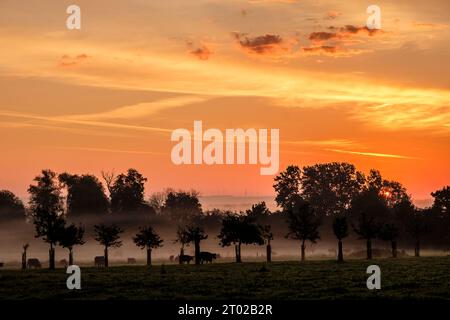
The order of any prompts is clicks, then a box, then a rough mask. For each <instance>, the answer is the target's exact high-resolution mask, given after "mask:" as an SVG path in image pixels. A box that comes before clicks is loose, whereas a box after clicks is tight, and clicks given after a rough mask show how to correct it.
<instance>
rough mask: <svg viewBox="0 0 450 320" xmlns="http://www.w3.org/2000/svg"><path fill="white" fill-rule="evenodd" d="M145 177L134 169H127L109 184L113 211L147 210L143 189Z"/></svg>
mask: <svg viewBox="0 0 450 320" xmlns="http://www.w3.org/2000/svg"><path fill="white" fill-rule="evenodd" d="M146 181H147V178H144V176H143V175H142V174H140V173H139V172H138V171H137V170H135V169H128V171H127V174H119V175H118V176H117V177H115V179H114V183H112V185H110V186H109V189H110V197H111V210H112V212H114V213H129V212H138V211H142V210H147V209H148V208H149V206H148V204H146V202H145V200H144V189H145V186H144V185H145V182H146Z"/></svg>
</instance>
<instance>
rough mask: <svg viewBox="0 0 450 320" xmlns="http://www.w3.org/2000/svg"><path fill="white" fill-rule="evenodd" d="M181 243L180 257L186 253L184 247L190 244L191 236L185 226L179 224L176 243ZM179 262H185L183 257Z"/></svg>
mask: <svg viewBox="0 0 450 320" xmlns="http://www.w3.org/2000/svg"><path fill="white" fill-rule="evenodd" d="M177 242H178V243H179V244H180V245H181V247H180V257H181V256H183V255H184V247H186V246H188V245H189V242H190V241H189V237H188V234H187V231H186V228H185V227H182V226H178V229H177V238H176V239H175V243H177ZM178 263H179V264H183V261H182V260H181V258H179V259H178Z"/></svg>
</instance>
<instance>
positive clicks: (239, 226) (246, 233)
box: [218, 214, 264, 263]
mask: <svg viewBox="0 0 450 320" xmlns="http://www.w3.org/2000/svg"><path fill="white" fill-rule="evenodd" d="M218 238H219V239H220V245H221V246H222V247H227V246H230V245H231V244H233V245H234V249H235V254H236V262H237V263H240V262H242V256H241V246H242V244H259V245H262V244H264V239H263V236H262V232H261V228H260V226H259V225H258V224H256V223H255V222H254V220H253V219H251V218H249V217H248V216H246V215H244V214H241V215H237V214H229V215H227V216H226V217H224V218H223V219H222V228H221V230H220V234H219V235H218Z"/></svg>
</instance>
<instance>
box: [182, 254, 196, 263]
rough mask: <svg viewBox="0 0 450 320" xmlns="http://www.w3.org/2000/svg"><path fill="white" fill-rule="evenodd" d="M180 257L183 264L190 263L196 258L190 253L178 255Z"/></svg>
mask: <svg viewBox="0 0 450 320" xmlns="http://www.w3.org/2000/svg"><path fill="white" fill-rule="evenodd" d="M178 259H180V262H181V264H183V263H185V262H186V263H187V264H189V263H190V262H191V261H192V260H194V257H193V256H189V255H187V254H183V255H180V256H179V257H178Z"/></svg>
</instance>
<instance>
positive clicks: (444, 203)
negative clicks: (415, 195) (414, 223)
mask: <svg viewBox="0 0 450 320" xmlns="http://www.w3.org/2000/svg"><path fill="white" fill-rule="evenodd" d="M431 196H432V197H433V198H434V202H433V210H437V211H438V212H439V213H440V214H441V215H442V216H449V215H450V186H445V187H443V188H442V189H440V190H437V191H435V192H432V193H431Z"/></svg>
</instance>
